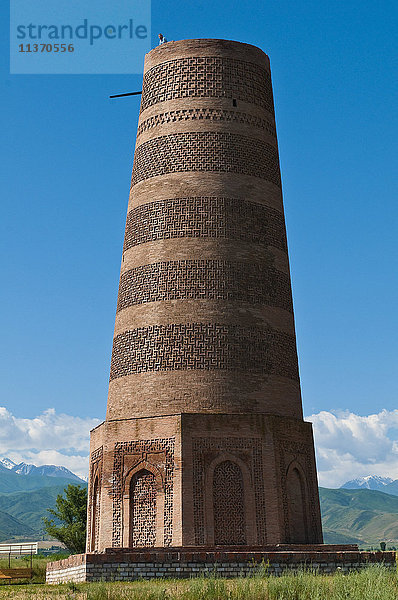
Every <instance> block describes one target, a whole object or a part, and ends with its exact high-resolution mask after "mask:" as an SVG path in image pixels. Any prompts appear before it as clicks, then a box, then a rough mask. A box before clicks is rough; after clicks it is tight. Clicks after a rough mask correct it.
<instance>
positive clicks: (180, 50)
mask: <svg viewBox="0 0 398 600" xmlns="http://www.w3.org/2000/svg"><path fill="white" fill-rule="evenodd" d="M192 56H219V57H224V58H237V59H239V58H240V59H241V60H246V61H248V62H254V63H256V64H259V65H261V66H264V67H266V68H267V69H269V57H268V55H267V54H266V53H265V52H264V51H263V50H261V48H259V47H258V46H253V45H252V44H247V43H245V42H237V41H234V40H224V39H216V38H197V39H187V40H177V41H170V42H166V43H165V44H162V45H159V46H156V47H155V48H153V49H152V50H150V51H149V52H148V54H146V55H145V68H144V71H148V69H150V68H152V67H153V66H155V65H157V64H159V63H162V62H167V61H170V60H175V59H178V58H187V57H192Z"/></svg>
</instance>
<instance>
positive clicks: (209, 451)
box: [192, 437, 267, 546]
mask: <svg viewBox="0 0 398 600" xmlns="http://www.w3.org/2000/svg"><path fill="white" fill-rule="evenodd" d="M192 452H193V509H194V527H195V544H197V545H199V546H202V545H203V544H204V543H205V497H204V496H205V490H206V475H207V469H208V465H209V462H210V461H212V460H213V459H214V458H216V457H217V456H218V455H219V454H220V453H221V452H228V453H229V454H232V455H236V456H240V457H241V458H244V455H246V463H247V467H248V469H249V472H250V480H251V483H252V486H253V492H254V501H255V514H254V515H251V516H250V517H251V518H252V519H253V520H255V522H256V531H257V544H259V545H261V544H265V543H266V542H267V528H266V507H265V499H264V478H263V473H262V469H263V453H262V444H261V440H260V439H258V438H248V437H244V438H236V437H220V438H215V437H207V438H204V437H198V438H194V439H193V440H192ZM214 471H215V473H214V476H213V481H214V482H215V483H214V484H215V485H216V481H215V477H216V469H215V470H214ZM234 485H235V492H234V494H235V496H236V495H237V493H238V492H236V488H237V485H238V484H237V483H236V482H235V484H234ZM212 493H213V494H214V488H213V489H212ZM217 493H218V492H217ZM213 503H214V496H213ZM213 507H214V504H213ZM214 508H215V507H214ZM228 510H233V509H231V507H230V506H229V508H228Z"/></svg>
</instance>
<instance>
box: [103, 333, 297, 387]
mask: <svg viewBox="0 0 398 600" xmlns="http://www.w3.org/2000/svg"><path fill="white" fill-rule="evenodd" d="M191 369H204V370H212V369H224V370H232V371H236V370H238V371H247V372H250V373H264V374H266V375H271V374H275V375H278V376H281V377H288V378H290V379H293V380H298V366H297V353H296V344H295V338H294V336H292V335H289V334H287V333H284V332H282V331H277V330H275V329H271V328H265V327H264V328H257V327H256V328H245V327H239V326H236V325H220V324H214V323H188V324H185V323H184V324H171V325H152V326H150V327H141V328H138V329H133V330H130V331H126V332H125V333H121V334H120V335H117V336H116V337H115V339H114V341H113V350H112V360H111V375H110V379H111V380H113V379H116V378H117V377H124V376H126V375H132V374H134V373H142V372H147V371H177V370H191Z"/></svg>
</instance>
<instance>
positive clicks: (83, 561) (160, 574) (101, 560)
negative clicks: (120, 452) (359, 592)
mask: <svg viewBox="0 0 398 600" xmlns="http://www.w3.org/2000/svg"><path fill="white" fill-rule="evenodd" d="M395 555H396V553H395V552H360V551H358V549H357V548H356V547H355V546H352V547H350V546H322V547H319V546H318V547H316V546H313V547H307V548H306V547H304V548H300V549H298V548H297V547H296V548H294V547H292V548H289V547H285V548H283V547H279V548H277V547H273V548H272V547H270V548H269V549H262V550H259V549H253V550H252V551H245V552H243V551H239V550H237V549H235V550H229V551H220V550H210V549H209V550H207V551H206V552H198V551H195V550H194V549H184V548H176V549H174V550H173V551H167V552H165V551H160V550H155V551H152V552H149V551H145V552H137V551H136V552H131V551H128V550H120V551H117V552H115V551H108V552H106V553H105V554H79V555H76V556H71V557H69V558H67V559H64V560H61V561H57V562H53V563H50V564H48V566H47V573H46V581H47V583H50V584H58V583H65V582H68V581H74V582H76V583H81V582H84V581H87V582H89V581H131V580H135V579H158V578H173V579H182V578H191V577H198V576H201V575H216V576H217V577H242V576H243V577H245V576H253V575H256V574H262V573H267V574H270V575H281V574H282V573H284V572H286V571H292V570H297V569H298V568H302V567H307V568H313V569H316V570H317V571H319V572H321V573H333V572H334V571H336V570H337V569H341V571H343V572H349V571H354V570H359V569H362V568H366V567H368V566H369V565H371V564H384V565H385V566H387V567H390V568H395V564H396V562H395V561H396V556H395Z"/></svg>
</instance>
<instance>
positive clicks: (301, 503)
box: [286, 461, 308, 544]
mask: <svg viewBox="0 0 398 600" xmlns="http://www.w3.org/2000/svg"><path fill="white" fill-rule="evenodd" d="M286 494H287V505H288V522H289V542H290V543H291V544H306V543H308V516H307V498H308V494H307V489H306V481H305V475H304V472H303V469H302V468H301V465H300V464H299V463H298V462H297V461H293V462H292V463H291V464H290V465H289V468H288V470H287V475H286Z"/></svg>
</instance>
